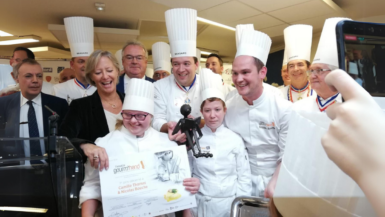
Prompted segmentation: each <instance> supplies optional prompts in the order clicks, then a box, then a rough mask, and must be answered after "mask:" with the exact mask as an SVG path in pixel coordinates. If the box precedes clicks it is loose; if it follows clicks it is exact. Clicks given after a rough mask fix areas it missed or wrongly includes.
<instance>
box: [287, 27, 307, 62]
mask: <svg viewBox="0 0 385 217" xmlns="http://www.w3.org/2000/svg"><path fill="white" fill-rule="evenodd" d="M283 33H284V36H285V50H287V51H286V52H287V62H290V61H292V60H307V61H309V62H310V52H311V41H312V35H313V27H312V26H310V25H303V24H298V25H292V26H289V27H287V28H285V30H283Z"/></svg>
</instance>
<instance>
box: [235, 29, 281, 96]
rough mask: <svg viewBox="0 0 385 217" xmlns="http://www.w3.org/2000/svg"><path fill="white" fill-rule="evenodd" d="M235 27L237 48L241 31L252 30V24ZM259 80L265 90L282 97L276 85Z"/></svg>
mask: <svg viewBox="0 0 385 217" xmlns="http://www.w3.org/2000/svg"><path fill="white" fill-rule="evenodd" d="M235 29H236V30H235V40H236V43H235V44H236V45H237V49H238V45H239V44H240V40H241V36H242V32H243V31H245V30H246V31H247V30H254V25H253V24H240V25H237V26H236V28H235ZM269 49H270V48H269ZM261 82H262V85H263V88H264V89H265V90H266V91H269V92H272V93H273V94H275V95H278V96H280V97H283V96H282V92H281V91H280V90H278V89H277V88H276V87H273V86H271V85H270V84H268V83H265V82H263V80H262V81H261Z"/></svg>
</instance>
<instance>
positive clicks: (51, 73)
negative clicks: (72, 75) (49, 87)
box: [0, 59, 70, 84]
mask: <svg viewBox="0 0 385 217" xmlns="http://www.w3.org/2000/svg"><path fill="white" fill-rule="evenodd" d="M38 62H39V63H40V64H41V66H42V67H43V75H44V81H46V82H50V83H52V84H56V83H59V72H60V71H58V70H60V68H59V67H64V68H69V67H70V62H69V61H50V60H41V61H38ZM0 64H9V59H0Z"/></svg>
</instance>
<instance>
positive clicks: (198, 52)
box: [196, 48, 202, 63]
mask: <svg viewBox="0 0 385 217" xmlns="http://www.w3.org/2000/svg"><path fill="white" fill-rule="evenodd" d="M201 56H202V54H201V50H199V49H198V48H197V49H196V57H197V59H198V63H200V62H201Z"/></svg>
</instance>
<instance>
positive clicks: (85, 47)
mask: <svg viewBox="0 0 385 217" xmlns="http://www.w3.org/2000/svg"><path fill="white" fill-rule="evenodd" d="M64 25H65V29H66V33H67V38H68V42H69V44H70V49H71V55H72V57H84V56H87V57H88V56H89V55H91V53H92V52H93V51H94V20H93V19H92V18H89V17H66V18H64Z"/></svg>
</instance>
